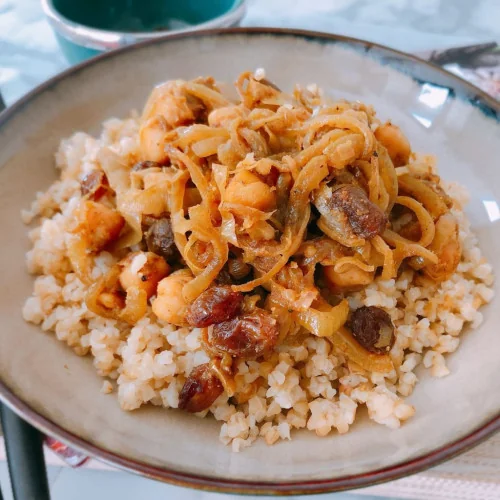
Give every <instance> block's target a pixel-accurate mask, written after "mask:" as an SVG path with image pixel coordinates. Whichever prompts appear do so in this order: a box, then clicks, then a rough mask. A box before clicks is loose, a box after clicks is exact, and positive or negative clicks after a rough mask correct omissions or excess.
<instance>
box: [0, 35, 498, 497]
mask: <svg viewBox="0 0 500 500" xmlns="http://www.w3.org/2000/svg"><path fill="white" fill-rule="evenodd" d="M257 67H264V68H266V70H267V74H268V77H269V78H270V79H271V80H272V81H273V82H275V83H276V84H277V85H278V86H280V87H282V88H288V89H289V88H291V86H292V85H293V84H294V83H296V82H299V83H302V84H308V83H310V82H316V83H318V85H320V86H322V87H323V88H324V89H326V91H327V92H328V93H329V94H333V95H335V96H338V97H340V96H342V97H346V98H348V99H360V100H362V101H364V102H366V103H370V104H373V105H374V106H375V108H376V109H377V110H378V113H379V116H380V117H381V118H382V119H385V118H389V117H390V118H392V119H393V120H394V122H395V123H397V124H399V125H401V126H402V127H403V129H404V130H405V131H406V133H407V135H408V136H409V137H410V139H411V141H412V145H413V146H414V148H415V150H417V151H423V152H427V153H431V154H434V155H436V156H437V157H438V159H439V166H440V169H441V172H442V175H443V176H444V177H445V178H448V179H453V180H457V181H459V182H460V183H462V184H464V185H466V186H467V187H468V188H469V190H470V193H471V202H470V204H469V206H468V213H469V216H470V218H471V221H472V224H473V227H474V231H475V232H476V234H477V235H478V237H479V239H480V244H481V247H482V249H483V250H484V253H485V255H486V257H487V258H488V259H489V261H490V262H491V263H492V264H493V266H494V271H495V274H496V275H497V276H498V275H500V260H499V259H498V251H499V249H500V213H499V208H498V203H500V170H499V169H498V168H496V167H497V165H496V164H497V163H498V158H500V126H499V124H498V121H497V120H498V118H499V116H500V106H499V105H498V103H497V102H496V101H494V100H493V99H491V98H489V97H488V96H486V95H485V94H483V93H481V91H479V90H478V89H476V88H475V87H473V86H471V85H469V84H468V83H466V82H464V81H462V80H460V79H458V78H456V77H454V76H452V75H450V74H448V73H446V72H444V71H442V70H440V69H437V68H436V67H433V66H431V65H428V64H426V63H424V62H422V61H420V60H418V59H416V58H414V57H410V56H407V55H404V54H402V53H399V52H395V51H393V50H390V49H387V48H384V47H381V46H378V45H374V44H371V43H367V42H362V41H359V40H353V39H348V38H341V37H337V36H333V35H327V34H320V33H311V32H296V31H286V30H269V29H232V30H228V31H224V32H222V33H216V32H204V33H199V34H195V35H177V36H173V37H169V38H162V39H157V40H154V41H149V42H146V43H143V44H138V45H133V46H130V47H127V48H125V49H122V50H118V51H115V52H111V53H108V54H105V55H103V56H100V57H98V58H96V59H93V60H91V61H88V62H86V63H84V64H82V65H80V66H76V67H74V68H72V69H70V70H68V71H66V72H65V73H63V74H61V75H59V76H57V77H56V78H54V79H52V80H51V81H49V82H47V83H45V84H43V85H42V86H41V87H39V88H38V89H36V90H35V91H33V92H32V93H31V94H29V95H28V96H27V97H25V98H23V99H22V100H21V101H19V102H18V103H16V104H15V105H14V106H13V107H12V108H10V109H9V110H7V111H6V112H5V113H4V114H3V115H2V117H1V119H0V121H1V127H0V165H2V167H1V168H0V228H1V230H2V235H3V236H2V245H1V246H0V255H1V258H0V346H1V348H0V379H1V384H0V397H1V399H2V400H3V401H4V402H5V403H6V404H7V405H9V406H10V407H12V408H13V409H14V410H15V411H17V412H18V413H19V414H21V415H22V416H23V417H24V418H25V419H26V420H28V421H29V422H31V423H32V424H33V425H35V426H36V427H38V428H40V429H42V430H43V431H44V432H46V433H48V434H50V435H52V436H55V437H57V438H59V439H61V440H63V441H64V442H66V443H69V444H70V445H72V446H75V447H76V448H78V449H80V450H83V451H84V452H85V453H88V454H90V455H92V456H95V457H98V458H100V459H102V460H104V461H106V462H109V463H111V464H114V465H116V466H118V467H122V468H124V469H128V470H131V471H135V472H139V473H142V474H144V475H147V476H148V477H154V478H158V479H162V480H165V481H169V482H172V483H176V484H182V485H188V486H193V487H199V488H205V489H215V490H220V491H236V492H245V493H279V494H300V493H311V492H322V491H332V490H339V489H345V488H353V487H360V486H365V485H368V484H373V483H375V482H379V481H383V480H389V479H395V478H397V477H400V476H402V475H405V474H409V473H413V472H416V471H419V470H422V469H423V468H426V467H429V466H431V465H434V464H436V463H438V462H439V461H442V460H444V459H446V458H449V457H451V456H453V455H455V454H456V453H458V452H460V451H463V450H465V449H467V448H469V447H470V446H473V445H474V444H477V443H478V442H479V441H480V440H481V439H484V438H485V437H486V436H488V435H489V434H491V433H492V432H494V431H495V430H497V429H498V428H499V427H500V377H499V376H498V369H499V365H500V361H499V360H500V357H499V353H500V335H498V325H499V324H500V302H499V300H498V297H497V298H495V299H494V300H493V302H492V303H491V304H490V305H489V306H487V307H485V308H484V309H483V311H482V312H483V313H484V323H483V324H482V326H481V327H480V328H479V329H477V330H474V331H470V332H466V333H465V334H464V335H463V340H462V343H461V345H460V348H459V349H458V351H457V352H455V353H453V354H451V355H449V356H448V365H449V367H450V369H451V374H450V375H449V376H447V377H445V378H443V379H434V378H432V377H430V376H429V375H428V373H427V372H424V371H422V372H417V374H418V376H419V378H420V383H419V384H418V385H417V387H416V390H415V391H414V393H413V395H412V396H411V397H410V398H409V399H410V402H411V403H412V404H413V405H415V407H416V409H417V413H416V415H415V417H413V418H412V419H410V420H409V421H407V422H406V423H405V424H404V425H403V426H402V427H401V428H400V429H398V430H391V429H388V428H386V427H383V426H380V425H377V424H374V423H371V422H370V421H368V419H367V418H360V420H359V421H356V423H355V425H353V427H352V429H351V432H349V433H347V434H344V435H339V434H337V433H332V434H331V435H329V436H328V437H326V438H318V437H316V436H315V435H314V434H313V433H311V432H307V431H304V432H295V433H294V434H293V439H292V440H291V441H285V442H280V443H279V444H277V445H275V446H271V447H268V446H266V444H264V443H263V442H257V443H255V445H254V446H252V447H250V448H248V449H245V450H244V451H243V452H241V453H237V454H235V453H232V452H231V451H230V449H229V448H227V447H226V446H224V445H222V444H221V443H220V442H219V440H218V434H219V425H218V423H217V422H215V421H214V420H211V419H205V420H200V419H198V418H197V417H194V416H190V415H187V414H185V413H183V412H180V411H175V410H161V409H158V408H153V407H148V408H143V409H141V410H139V411H134V412H131V413H126V412H122V411H121V410H120V409H119V407H118V403H117V400H116V398H115V397H113V396H108V395H103V394H101V393H100V391H99V390H100V387H101V384H102V379H100V378H99V377H98V376H97V375H96V374H95V370H94V368H93V367H92V362H91V359H89V358H79V357H77V356H75V355H74V354H73V353H72V351H70V349H68V348H67V347H66V346H65V345H63V344H62V343H60V342H58V341H57V339H56V338H55V336H54V335H53V334H49V333H44V332H42V331H41V330H40V329H39V328H37V327H34V326H31V325H28V324H26V323H25V322H24V321H23V319H22V317H21V307H22V304H23V302H24V300H25V298H26V297H27V296H29V295H30V294H31V289H32V283H33V279H32V277H31V276H29V275H28V274H27V273H26V271H25V266H24V252H25V251H26V250H28V248H29V242H28V238H27V234H26V233H27V229H26V227H25V226H23V224H22V223H21V219H20V211H21V209H23V208H26V207H28V206H29V205H30V203H31V201H32V200H33V198H34V195H35V193H36V192H37V191H39V190H45V189H46V188H47V187H48V186H49V185H50V184H51V182H53V181H54V180H55V179H56V175H57V172H56V171H55V169H54V152H55V150H56V148H57V145H58V143H59V141H60V140H61V139H62V138H64V137H67V136H69V135H70V134H72V133H73V132H75V131H76V130H84V131H87V132H91V133H97V132H98V131H99V124H100V123H101V122H102V121H103V120H104V119H106V118H108V117H111V116H118V117H123V116H125V115H126V114H127V113H128V112H129V110H130V109H131V108H136V109H140V108H141V107H142V105H143V103H144V102H145V99H146V97H147V96H148V94H149V92H150V91H151V89H152V87H153V85H155V84H157V83H159V82H161V81H163V80H166V79H170V78H184V79H189V78H193V77H196V76H198V75H213V76H214V77H216V78H217V79H220V80H225V81H233V80H234V78H235V76H236V75H237V74H239V72H240V71H242V70H245V69H255V68H257Z"/></svg>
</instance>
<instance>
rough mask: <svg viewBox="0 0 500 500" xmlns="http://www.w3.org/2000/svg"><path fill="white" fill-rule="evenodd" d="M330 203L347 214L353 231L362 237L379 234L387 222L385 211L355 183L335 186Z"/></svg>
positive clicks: (371, 236) (368, 237) (332, 206)
mask: <svg viewBox="0 0 500 500" xmlns="http://www.w3.org/2000/svg"><path fill="white" fill-rule="evenodd" d="M330 205H331V208H332V209H334V210H335V209H337V210H339V211H340V212H342V213H344V214H345V215H346V217H347V220H348V221H349V225H350V226H351V228H352V231H353V232H354V234H356V235H357V236H359V237H361V238H367V239H371V238H373V237H375V236H377V235H378V234H380V233H381V232H382V231H383V230H384V228H385V226H386V224H387V216H386V215H385V213H384V212H383V211H382V210H381V209H380V208H379V207H378V206H377V205H375V204H374V203H372V202H371V201H370V200H369V199H368V197H367V196H366V193H365V192H364V191H363V189H361V188H360V187H358V186H355V185H353V184H343V185H341V186H340V187H338V188H336V189H335V188H334V190H333V192H332V198H331V201H330Z"/></svg>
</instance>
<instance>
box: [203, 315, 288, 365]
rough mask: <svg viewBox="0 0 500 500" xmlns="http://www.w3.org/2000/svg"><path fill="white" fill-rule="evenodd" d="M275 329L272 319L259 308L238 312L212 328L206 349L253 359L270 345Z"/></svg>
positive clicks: (272, 344)
mask: <svg viewBox="0 0 500 500" xmlns="http://www.w3.org/2000/svg"><path fill="white" fill-rule="evenodd" d="M278 336H279V329H278V324H277V322H276V320H275V319H274V318H273V317H272V316H271V315H270V314H269V313H268V312H267V311H264V310H262V309H259V310H257V309H256V310H254V311H253V312H252V313H248V314H242V315H241V316H237V317H236V318H233V319H232V320H230V321H224V322H222V323H219V324H217V325H215V326H214V327H213V330H212V332H210V333H209V338H208V345H209V347H210V348H212V349H214V350H216V351H220V352H227V353H229V354H230V355H231V356H235V357H241V358H257V357H259V356H262V355H263V354H265V353H266V352H269V351H270V350H272V349H273V348H274V346H275V345H276V342H277V341H278Z"/></svg>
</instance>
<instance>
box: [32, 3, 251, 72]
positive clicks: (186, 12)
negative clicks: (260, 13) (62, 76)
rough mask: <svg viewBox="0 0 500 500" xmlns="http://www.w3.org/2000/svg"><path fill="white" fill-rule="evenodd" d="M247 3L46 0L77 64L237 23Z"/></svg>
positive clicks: (69, 57) (64, 45)
mask: <svg viewBox="0 0 500 500" xmlns="http://www.w3.org/2000/svg"><path fill="white" fill-rule="evenodd" d="M245 4H246V0H210V1H206V0H183V1H179V0H146V1H145V0H42V7H43V10H44V12H45V15H46V16H47V18H48V21H49V23H50V24H51V26H52V28H53V29H54V32H55V34H56V37H57V40H58V42H59V45H60V46H61V49H62V51H63V53H64V55H65V57H66V59H67V60H68V61H69V62H70V63H71V64H75V63H78V62H81V61H83V60H85V59H88V58H89V57H93V56H95V55H97V54H100V53H101V52H105V51H107V50H113V49H117V48H119V47H123V46H125V45H130V44H132V43H135V42H139V41H142V40H149V39H152V38H160V37H165V35H167V36H168V35H171V34H174V33H186V32H193V31H198V30H204V29H209V28H227V27H230V26H237V25H238V24H239V22H240V21H241V18H242V17H243V16H244V14H245V11H246V8H245Z"/></svg>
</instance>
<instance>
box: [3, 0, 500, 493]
mask: <svg viewBox="0 0 500 500" xmlns="http://www.w3.org/2000/svg"><path fill="white" fill-rule="evenodd" d="M499 20H500V1H499V0H475V1H471V0H249V5H248V12H247V15H246V16H245V18H244V20H243V23H242V24H243V25H244V26H279V27H295V28H304V29H312V30H319V31H328V32H332V33H338V34H342V35H348V36H353V37H357V38H363V39H367V40H370V41H374V42H378V43H383V44H385V45H389V46H391V47H394V48H397V49H399V50H404V51H408V52H415V53H418V52H421V51H426V50H431V49H439V48H446V47H451V46H457V45H466V44H472V43H481V42H487V41H492V40H494V41H497V42H500V23H499ZM65 67H67V63H66V61H65V60H64V58H63V56H62V54H61V52H60V50H59V47H58V45H57V42H56V39H55V37H54V34H53V33H52V31H51V29H50V27H49V26H48V24H47V22H46V21H45V19H44V17H43V13H42V11H41V7H40V3H39V0H0V91H1V93H2V94H3V96H4V98H5V101H6V102H7V104H11V103H13V102H14V101H15V100H17V99H19V97H21V96H22V95H23V94H25V93H26V92H27V91H29V90H30V89H32V88H33V87H35V86H36V85H38V84H39V83H41V82H42V81H44V80H45V79H47V78H49V77H51V76H52V75H54V74H56V73H57V72H59V71H61V70H62V69H64V68H65ZM0 448H1V447H0ZM0 451H1V450H0ZM1 455H2V454H1V453H0V461H1V459H2V458H3V457H2V456H1ZM498 470H500V436H497V437H495V438H493V439H491V440H489V441H488V442H486V443H484V444H483V445H481V446H479V447H477V448H476V449H474V450H472V451H471V452H469V453H467V454H464V455H462V456H461V457H459V458H457V459H455V460H452V461H450V462H448V463H446V464H444V465H441V466H439V467H436V468H434V469H432V470H431V471H428V472H426V473H423V474H418V475H416V476H412V477H410V478H406V479H403V480H400V481H396V482H393V483H388V484H386V485H381V486H377V487H373V488H368V489H365V490H362V491H359V492H357V494H358V495H361V494H363V495H380V497H381V498H388V497H391V498H393V497H395V496H397V497H400V498H414V499H415V498H422V499H423V498H425V499H431V498H434V499H438V498H439V499H445V498H446V499H447V498H455V499H464V500H465V499H474V500H480V499H484V500H490V499H498V498H500V484H499V483H500V478H499V477H498V476H499V474H498ZM0 472H2V470H0ZM3 472H4V473H5V471H3ZM59 473H60V474H59V475H60V477H61V478H62V477H63V476H64V477H65V474H66V475H68V474H70V472H69V471H68V473H61V471H59ZM71 474H73V476H72V477H74V478H75V479H74V480H75V481H76V478H80V479H79V480H80V481H83V482H84V483H85V484H86V485H87V486H88V487H90V484H92V488H91V490H88V495H87V496H85V498H89V495H91V494H93V496H94V498H103V497H102V496H100V495H99V493H97V492H98V491H101V490H100V488H99V481H101V483H102V484H103V485H104V484H105V480H104V479H103V477H105V474H106V473H105V472H103V471H101V472H99V473H97V472H96V473H95V474H94V476H92V471H88V472H84V471H76V472H74V473H73V472H72V473H71ZM89 474H90V476H89ZM103 474H104V476H103ZM0 475H1V474H0ZM56 475H57V474H54V477H55V476H56ZM84 476H85V477H84ZM113 477H116V478H117V479H116V481H118V483H123V484H127V488H128V489H129V490H130V488H132V489H131V490H130V491H137V490H134V488H135V486H132V483H131V482H130V481H136V482H139V483H140V484H142V486H138V483H137V487H138V488H139V487H140V489H141V492H142V493H144V489H143V488H146V490H147V487H146V486H145V485H146V484H153V485H154V484H156V483H151V482H150V481H147V480H145V479H140V478H136V477H134V476H128V475H124V474H123V473H113ZM110 481H111V480H110ZM61 482H62V480H61ZM118 483H117V484H118ZM3 484H5V483H4V482H3ZM68 484H69V486H68V490H67V491H68V492H69V491H75V488H74V486H75V484H74V483H73V479H72V481H70V482H69V483H68ZM110 484H111V483H110ZM134 484H136V483H134ZM151 488H152V489H154V491H155V494H153V493H152V494H151V496H149V498H169V497H170V495H172V496H171V498H180V499H183V500H187V499H188V498H189V499H191V498H193V499H195V498H196V499H202V498H203V499H207V500H208V499H210V500H215V499H216V498H219V495H212V494H207V493H201V492H199V493H195V492H192V491H189V490H181V489H179V488H174V487H167V486H165V487H164V488H160V486H155V487H154V488H153V487H151ZM110 489H111V491H116V490H115V487H114V486H110ZM82 491H83V490H82ZM86 491H87V490H86ZM167 491H168V492H167ZM452 492H453V493H452ZM4 493H5V492H4ZM142 496H143V497H145V496H144V495H142ZM146 496H147V495H146ZM63 497H64V498H76V497H74V496H71V495H70V496H68V494H66V495H64V496H63V495H61V496H59V497H58V496H57V495H56V498H63ZM7 498H9V497H7ZM79 498H80V497H79ZM82 498H84V497H83V496H82ZM127 498H128V497H127ZM130 498H133V497H130ZM137 498H138V497H137ZM221 498H224V499H226V498H228V499H229V498H230V496H224V497H222V496H221ZM324 498H332V500H333V499H334V498H335V499H338V500H340V499H341V498H346V499H347V498H351V500H354V499H355V498H359V497H358V496H357V495H355V494H352V495H351V494H346V495H339V496H337V495H327V496H326V497H324ZM366 498H369V497H368V496H367V497H366Z"/></svg>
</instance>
